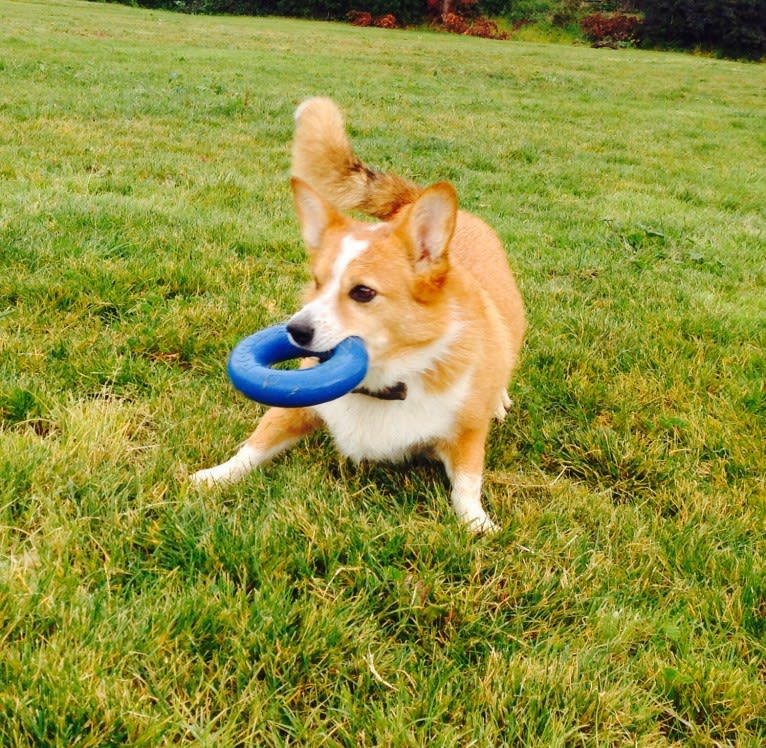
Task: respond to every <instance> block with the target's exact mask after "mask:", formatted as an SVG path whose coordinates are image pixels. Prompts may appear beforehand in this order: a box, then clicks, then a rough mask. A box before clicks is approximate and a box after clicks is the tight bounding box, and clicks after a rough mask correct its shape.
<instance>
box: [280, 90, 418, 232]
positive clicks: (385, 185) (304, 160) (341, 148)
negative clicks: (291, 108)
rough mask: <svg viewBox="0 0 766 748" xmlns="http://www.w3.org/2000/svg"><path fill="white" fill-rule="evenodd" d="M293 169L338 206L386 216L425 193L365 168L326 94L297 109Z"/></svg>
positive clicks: (387, 175)
mask: <svg viewBox="0 0 766 748" xmlns="http://www.w3.org/2000/svg"><path fill="white" fill-rule="evenodd" d="M292 173H293V176H295V177H298V178H299V179H302V180H303V181H304V182H307V183H308V184H309V185H311V187H313V188H314V189H315V190H316V191H317V192H319V194H320V195H322V196H323V197H324V198H325V199H326V200H327V201H328V202H330V203H331V204H333V205H334V206H335V207H337V208H340V209H341V210H359V211H362V212H363V213H367V214H368V215H371V216H375V217H376V218H381V219H384V220H385V219H388V218H391V216H393V215H394V214H395V213H397V212H398V211H399V210H400V209H401V208H402V207H403V206H405V205H408V204H410V203H412V202H414V201H415V200H416V199H417V198H418V196H419V195H420V194H422V192H423V189H422V188H421V187H418V186H417V185H416V184H414V183H412V182H408V181H407V180H406V179H402V178H401V177H397V176H395V175H393V174H382V173H380V172H377V171H373V170H372V169H370V168H368V167H367V166H365V165H364V163H362V161H360V160H359V158H357V156H356V155H355V154H354V151H353V149H352V147H351V143H350V142H349V140H348V136H347V135H346V128H345V125H344V122H343V115H342V114H341V113H340V110H339V109H338V107H337V106H336V105H335V103H334V102H333V101H331V100H330V99H325V98H321V97H316V98H312V99H307V100H306V101H304V102H303V103H302V104H301V105H300V106H299V107H298V109H297V110H296V111H295V138H294V140H293V164H292Z"/></svg>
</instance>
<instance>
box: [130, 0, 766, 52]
mask: <svg viewBox="0 0 766 748" xmlns="http://www.w3.org/2000/svg"><path fill="white" fill-rule="evenodd" d="M124 1H125V2H129V3H130V4H136V3H137V4H139V5H143V6H146V7H153V8H169V9H172V10H183V11H186V12H190V13H233V14H248V15H275V16H294V17H299V18H317V19H325V20H327V19H334V20H344V19H346V18H349V17H350V18H352V19H353V20H354V21H355V22H357V23H358V21H359V18H360V14H361V17H363V18H366V17H369V23H366V24H363V25H371V24H373V23H374V25H378V26H384V27H386V28H396V27H397V26H399V25H411V24H422V23H424V22H430V23H432V24H434V25H437V26H438V27H440V28H443V29H444V30H446V31H452V32H454V33H460V34H472V35H475V36H485V37H490V38H507V37H508V32H506V31H498V28H497V26H496V25H494V22H493V23H492V24H489V25H488V24H487V22H486V20H484V19H486V18H487V17H492V18H498V19H504V21H506V22H507V23H509V24H511V25H512V26H513V27H515V28H518V27H519V26H525V25H528V24H533V25H536V26H538V27H542V28H543V29H545V27H546V26H552V27H553V29H566V30H567V35H568V38H569V39H570V40H571V39H572V38H579V37H581V36H582V35H583V34H584V36H585V37H586V38H587V39H588V40H590V41H591V42H593V43H594V45H595V46H626V45H630V46H633V45H637V44H641V45H643V46H646V47H658V46H659V47H674V48H676V49H693V50H694V49H702V50H707V51H716V52H718V53H720V54H723V55H725V56H729V57H742V58H750V59H754V60H758V59H761V58H763V57H764V56H766V3H764V2H763V0H124ZM477 18H478V19H482V20H480V21H479V22H478V23H472V22H471V21H472V20H473V19H477ZM377 19H380V20H377ZM546 36H548V37H549V38H559V39H560V38H562V34H561V33H556V32H554V31H552V30H551V29H549V30H548V31H547V32H546Z"/></svg>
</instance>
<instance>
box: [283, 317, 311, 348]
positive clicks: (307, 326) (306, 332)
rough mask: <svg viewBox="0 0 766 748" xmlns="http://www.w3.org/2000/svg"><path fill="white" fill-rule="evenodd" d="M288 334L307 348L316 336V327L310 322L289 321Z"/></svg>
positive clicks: (294, 341)
mask: <svg viewBox="0 0 766 748" xmlns="http://www.w3.org/2000/svg"><path fill="white" fill-rule="evenodd" d="M287 334H288V335H289V336H290V337H291V338H292V339H293V343H295V345H298V346H300V347H301V348H305V347H306V346H307V345H309V343H311V341H312V339H313V337H314V327H313V325H312V324H311V323H309V322H300V321H292V322H288V323H287Z"/></svg>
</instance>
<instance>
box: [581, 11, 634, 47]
mask: <svg viewBox="0 0 766 748" xmlns="http://www.w3.org/2000/svg"><path fill="white" fill-rule="evenodd" d="M641 26H642V21H641V18H640V17H639V16H635V15H629V14H627V13H591V14H590V15H589V16H585V18H583V19H582V20H581V21H580V28H581V29H582V30H583V33H584V34H585V36H586V38H587V39H588V40H589V41H590V42H591V44H592V45H593V46H594V47H622V46H629V45H633V44H637V43H638V42H639V41H640V39H641Z"/></svg>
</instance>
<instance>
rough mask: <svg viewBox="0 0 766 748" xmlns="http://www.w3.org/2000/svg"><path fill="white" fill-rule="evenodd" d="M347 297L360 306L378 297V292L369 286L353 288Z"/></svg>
mask: <svg viewBox="0 0 766 748" xmlns="http://www.w3.org/2000/svg"><path fill="white" fill-rule="evenodd" d="M348 295H349V296H350V297H351V298H352V299H353V300H354V301H357V302H359V303H360V304H367V303H368V302H370V301H372V300H373V299H374V298H375V297H376V296H377V295H378V292H377V291H376V290H375V289H374V288H370V287H369V286H354V287H353V288H352V289H351V290H350V291H349V292H348Z"/></svg>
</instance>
